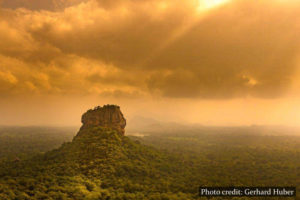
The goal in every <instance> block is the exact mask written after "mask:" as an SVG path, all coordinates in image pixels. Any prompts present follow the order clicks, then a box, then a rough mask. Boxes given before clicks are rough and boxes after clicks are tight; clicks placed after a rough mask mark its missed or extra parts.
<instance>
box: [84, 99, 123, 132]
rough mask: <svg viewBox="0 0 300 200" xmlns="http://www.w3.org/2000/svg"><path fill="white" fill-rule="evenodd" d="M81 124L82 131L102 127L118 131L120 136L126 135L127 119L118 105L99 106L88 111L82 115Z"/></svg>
mask: <svg viewBox="0 0 300 200" xmlns="http://www.w3.org/2000/svg"><path fill="white" fill-rule="evenodd" d="M81 122H82V127H81V129H80V130H84V129H86V128H90V127H97V126H101V127H105V128H111V129H113V130H116V131H117V132H118V133H119V134H120V135H124V134H125V126H126V119H125V118H124V116H123V114H122V112H121V110H120V107H119V106H116V105H104V106H103V107H101V106H98V107H96V108H94V109H91V110H88V111H87V112H86V113H84V114H83V115H82V118H81Z"/></svg>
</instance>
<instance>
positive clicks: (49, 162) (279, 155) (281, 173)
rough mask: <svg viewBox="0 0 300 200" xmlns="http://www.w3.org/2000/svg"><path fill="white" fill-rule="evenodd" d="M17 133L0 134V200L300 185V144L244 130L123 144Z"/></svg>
mask: <svg viewBox="0 0 300 200" xmlns="http://www.w3.org/2000/svg"><path fill="white" fill-rule="evenodd" d="M20 130H22V129H16V128H14V129H9V128H7V129H6V130H5V131H3V129H2V130H1V134H0V138H1V140H0V142H1V144H3V145H1V148H0V155H1V158H4V157H6V158H5V159H4V160H5V161H3V162H2V163H1V165H0V200H27V199H28V200H37V199H38V200H46V199H47V200H81V199H82V200H85V199H87V200H131V199H132V200H134V199H140V200H148V199H149V200H185V199H206V198H199V197H198V196H197V191H198V187H199V186H232V185H234V186H299V185H300V137H299V136H287V135H274V134H271V133H267V134H266V133H261V132H259V131H257V130H256V129H252V128H247V127H246V128H234V129H230V128H204V129H197V130H194V131H188V132H182V131H180V132H176V131H173V132H169V133H161V134H159V133H147V136H145V137H134V136H129V137H126V136H125V137H124V136H120V135H119V134H117V133H116V132H115V131H112V130H110V129H107V128H101V127H94V128H89V129H85V130H81V131H84V134H82V135H83V136H82V137H75V138H74V139H73V141H72V142H66V141H71V138H72V137H73V135H75V133H74V132H72V130H71V129H61V130H55V129H53V130H51V129H49V128H48V129H45V128H44V129H43V128H38V129H37V128H36V129H31V131H30V128H28V129H26V131H25V129H23V130H22V131H21V132H20ZM4 133H5V134H4ZM51 133H55V134H53V135H52V136H51ZM29 138H30V139H29ZM50 138H52V139H50ZM21 141H25V142H24V143H23V144H22V142H21ZM30 141H31V142H30ZM47 141H48V142H47ZM59 143H64V144H63V145H62V146H60V147H59V145H58V144H59ZM30 147H31V148H30ZM58 147H59V148H58ZM50 149H54V150H52V151H48V150H50ZM46 151H48V152H46ZM43 152H46V153H43ZM6 155H9V156H6ZM16 156H17V157H19V159H18V160H16V159H15V157H16ZM298 194H299V188H298ZM213 199H224V198H223V197H222V198H221V197H219V198H213ZM232 199H295V198H277V197H273V198H246V197H242V198H232Z"/></svg>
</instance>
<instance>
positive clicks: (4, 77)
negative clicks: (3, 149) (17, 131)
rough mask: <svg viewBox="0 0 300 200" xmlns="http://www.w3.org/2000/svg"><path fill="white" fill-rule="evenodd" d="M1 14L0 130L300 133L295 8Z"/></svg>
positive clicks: (102, 2)
mask: <svg viewBox="0 0 300 200" xmlns="http://www.w3.org/2000/svg"><path fill="white" fill-rule="evenodd" d="M0 2H1V3H0V124H4V125H5V124H7V125H13V124H16V125H17V124H19V125H74V124H79V123H80V115H81V113H82V112H84V111H85V110H86V109H88V108H90V107H94V106H95V105H98V104H100V105H102V104H107V103H115V104H119V105H121V108H122V110H123V111H124V113H125V115H127V116H128V117H129V118H130V117H133V116H135V115H141V116H147V117H153V118H156V119H159V120H169V121H182V122H188V123H201V124H204V125H251V124H267V125H293V126H298V125H300V95H299V92H300V82H299V81H298V80H299V78H300V73H299V56H298V55H299V47H300V15H299V13H300V2H299V1H297V0H261V1H253V0H186V1H182V0H114V1H112V0H43V1H38V0H0Z"/></svg>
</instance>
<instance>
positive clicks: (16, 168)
mask: <svg viewBox="0 0 300 200" xmlns="http://www.w3.org/2000/svg"><path fill="white" fill-rule="evenodd" d="M82 131H83V132H82ZM80 135H81V136H80V137H75V138H74V140H73V142H70V143H65V144H63V145H62V146H61V147H60V148H59V149H56V150H53V151H50V152H48V153H46V154H44V155H39V156H35V157H34V158H32V159H29V160H25V161H11V162H7V163H6V164H5V165H2V169H1V170H0V173H1V174H0V177H2V178H1V179H0V181H1V182H0V183H1V184H0V199H1V200H2V199H3V200H8V199H16V200H22V199H30V200H31V199H32V200H33V199H58V200H59V199H70V200H71V199H72V200H75V199H78V200H79V199H91V200H92V199H93V200H96V199H153V200H154V199H178V200H179V199H180V200H183V199H192V197H193V195H194V196H195V195H197V193H196V191H195V194H188V193H187V194H184V193H182V192H181V191H182V190H181V188H180V187H179V186H178V185H177V184H178V181H176V175H175V174H176V173H177V170H178V169H180V167H179V166H177V162H176V161H175V160H174V159H172V158H171V157H170V156H167V155H166V154H163V153H160V152H159V151H157V150H155V149H154V148H151V147H147V146H144V145H142V144H140V143H139V142H134V141H132V140H130V139H129V138H127V137H124V136H121V135H119V134H118V133H117V132H116V131H114V130H111V129H109V128H101V127H92V128H88V129H84V130H81V134H80ZM179 185H181V184H179Z"/></svg>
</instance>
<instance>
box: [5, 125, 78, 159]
mask: <svg viewBox="0 0 300 200" xmlns="http://www.w3.org/2000/svg"><path fill="white" fill-rule="evenodd" d="M77 129H78V128H75V127H11V126H3V127H0V162H1V161H3V160H7V159H8V160H11V159H24V158H25V157H28V156H32V155H34V154H37V153H43V152H47V151H49V150H52V149H54V148H58V147H59V146H60V145H61V144H62V143H64V142H69V141H71V140H72V138H73V136H74V135H75V133H76V131H77Z"/></svg>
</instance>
